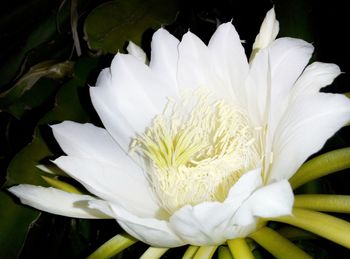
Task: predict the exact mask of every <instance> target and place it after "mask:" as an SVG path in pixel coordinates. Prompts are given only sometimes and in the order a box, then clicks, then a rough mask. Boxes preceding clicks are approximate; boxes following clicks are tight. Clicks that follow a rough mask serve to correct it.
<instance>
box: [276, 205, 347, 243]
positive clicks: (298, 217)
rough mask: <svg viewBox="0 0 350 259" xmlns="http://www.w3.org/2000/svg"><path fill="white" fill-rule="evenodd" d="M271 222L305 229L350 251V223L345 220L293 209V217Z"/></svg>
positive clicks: (284, 217)
mask: <svg viewBox="0 0 350 259" xmlns="http://www.w3.org/2000/svg"><path fill="white" fill-rule="evenodd" d="M270 220H273V221H278V222H283V223H287V224H290V225H293V226H296V227H298V228H302V229H305V230H307V231H310V232H312V233H315V234H317V235H319V236H321V237H324V238H327V239H329V240H331V241H333V242H335V243H338V244H340V245H342V246H345V247H347V248H349V249H350V235H349V233H350V223H349V222H347V221H345V220H342V219H339V218H336V217H333V216H330V215H327V214H324V213H321V212H316V211H311V210H304V209H298V208H294V209H293V215H292V216H283V217H278V218H271V219H270Z"/></svg>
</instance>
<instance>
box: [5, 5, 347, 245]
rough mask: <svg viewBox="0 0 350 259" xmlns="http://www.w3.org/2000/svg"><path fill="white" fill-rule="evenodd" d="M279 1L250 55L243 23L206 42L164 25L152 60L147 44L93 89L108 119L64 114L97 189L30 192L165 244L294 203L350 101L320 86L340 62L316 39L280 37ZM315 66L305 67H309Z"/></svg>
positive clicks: (64, 126) (79, 174) (62, 161)
mask: <svg viewBox="0 0 350 259" xmlns="http://www.w3.org/2000/svg"><path fill="white" fill-rule="evenodd" d="M277 31H278V22H277V21H276V20H275V16H274V12H273V11H270V12H269V13H268V16H267V18H266V19H265V21H264V23H263V25H262V28H261V31H260V33H259V36H258V37H257V42H256V44H255V46H258V47H257V48H258V49H259V50H258V51H257V53H256V55H255V56H254V59H252V61H251V63H250V64H249V63H248V61H247V57H246V55H245V53H244V49H243V47H242V45H241V41H240V38H239V36H238V34H237V32H236V30H235V28H234V27H233V25H232V24H231V23H225V24H222V25H220V26H219V27H218V28H217V30H216V32H215V33H214V35H213V36H212V38H211V40H210V42H209V44H208V46H206V45H205V44H204V43H203V42H202V41H201V40H200V39H199V38H198V37H197V36H195V35H194V34H192V33H191V32H188V33H186V34H185V35H184V36H183V38H182V40H181V42H179V41H178V40H177V39H176V38H175V37H173V36H172V35H170V34H169V33H168V32H167V31H166V30H165V29H159V30H158V31H157V32H156V33H155V34H154V36H153V40H152V45H151V47H152V53H151V58H150V62H149V65H146V64H145V60H146V58H145V55H144V53H143V52H142V51H141V50H140V49H139V48H138V47H137V46H135V45H131V46H130V47H129V48H128V50H129V51H130V53H131V54H117V55H116V57H115V58H114V59H113V62H112V65H111V67H110V68H106V69H104V70H103V71H102V72H101V74H100V76H99V77H98V80H97V83H96V87H92V88H91V89H90V94H91V98H92V102H93V105H94V107H95V109H96V110H97V112H98V114H99V116H100V118H101V120H102V122H103V124H104V126H105V128H106V129H102V128H98V127H95V126H93V125H91V124H78V123H74V122H69V121H66V122H63V123H61V124H58V125H54V126H53V133H54V136H55V138H56V140H57V141H58V143H59V144H60V146H61V148H62V149H63V151H64V152H65V153H66V154H67V156H62V157H60V158H58V159H56V160H55V161H54V163H55V164H56V165H58V166H59V167H60V168H61V169H63V170H64V171H66V172H67V173H68V174H69V175H70V176H71V177H73V178H75V179H76V180H77V181H79V182H80V183H81V184H83V186H84V187H85V188H86V189H87V190H88V191H89V192H91V193H92V194H93V195H94V196H95V197H96V198H94V197H92V196H88V195H78V194H70V193H66V192H64V191H61V190H57V189H54V188H43V187H37V186H30V185H19V186H15V187H12V188H11V189H10V191H11V192H13V193H14V194H15V195H17V196H18V197H20V198H21V200H22V202H23V203H25V204H29V205H30V206H33V207H35V208H38V209H41V210H45V211H49V212H51V213H56V214H60V215H66V216H70V217H82V218H108V217H109V218H115V219H116V220H117V221H118V223H119V224H120V225H121V226H122V227H123V228H124V229H125V231H127V232H128V233H129V234H131V235H132V236H134V237H136V238H137V239H139V240H141V241H143V242H145V243H148V244H151V245H153V246H160V247H176V246H181V245H184V244H192V245H210V244H220V243H222V242H225V240H227V239H232V238H235V237H244V236H247V235H248V234H250V233H251V232H253V231H255V230H256V228H257V223H258V220H259V218H264V217H275V216H281V215H287V214H290V213H291V209H292V205H293V192H292V190H291V187H290V185H289V183H288V179H289V178H290V177H291V176H292V175H293V174H294V173H295V172H296V170H297V169H298V168H299V167H300V165H301V164H302V163H303V162H304V161H305V160H306V159H307V158H308V157H309V156H310V155H311V154H313V153H314V152H316V151H318V150H319V149H320V148H321V147H322V146H323V144H324V143H325V141H326V140H327V139H328V138H329V137H331V136H332V135H333V134H334V133H335V132H336V131H337V130H338V129H339V128H341V127H342V126H343V125H344V124H345V123H346V122H347V121H348V120H349V118H350V101H349V100H348V99H347V98H346V97H344V96H342V95H339V94H329V93H320V92H319V90H320V88H322V87H324V86H326V85H328V84H330V83H331V82H332V81H333V79H334V78H335V77H336V76H338V75H339V74H340V70H339V68H338V66H336V65H334V64H325V63H318V62H315V63H313V64H311V65H309V66H307V67H306V68H305V66H306V65H307V64H308V62H309V59H310V57H311V55H312V52H313V47H312V45H311V44H309V43H307V42H305V41H303V40H299V39H293V38H280V39H277V40H275V37H276V35H277ZM304 69H305V70H304Z"/></svg>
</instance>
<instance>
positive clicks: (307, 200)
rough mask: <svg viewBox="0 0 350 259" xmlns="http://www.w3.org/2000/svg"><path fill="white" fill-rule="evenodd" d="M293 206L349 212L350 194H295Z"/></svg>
mask: <svg viewBox="0 0 350 259" xmlns="http://www.w3.org/2000/svg"><path fill="white" fill-rule="evenodd" d="M294 207H298V208H303V209H310V210H317V211H327V212H339V213H350V195H328V194H303V195H295V200H294Z"/></svg>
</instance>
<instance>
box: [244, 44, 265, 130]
mask: <svg viewBox="0 0 350 259" xmlns="http://www.w3.org/2000/svg"><path fill="white" fill-rule="evenodd" d="M268 55H269V53H268V51H267V50H266V49H265V50H261V51H259V52H258V53H257V54H256V56H255V58H254V60H253V61H252V63H251V66H250V71H249V74H248V76H247V78H246V82H245V87H244V88H245V90H246V96H247V108H248V112H249V115H250V118H251V120H252V123H253V125H254V126H256V127H258V126H262V125H264V123H265V122H266V120H267V110H266V109H267V107H266V105H267V103H268V99H269V98H270V86H271V77H270V67H269V58H268Z"/></svg>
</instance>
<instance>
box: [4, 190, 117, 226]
mask: <svg viewBox="0 0 350 259" xmlns="http://www.w3.org/2000/svg"><path fill="white" fill-rule="evenodd" d="M9 191H10V192H11V193H13V194H14V195H16V196H17V197H18V198H20V199H21V202H22V203H23V204H26V205H29V206H32V207H34V208H36V209H38V210H42V211H46V212H50V213H53V214H57V215H62V216H67V217H73V218H86V219H94V218H110V216H108V215H107V214H105V213H103V212H102V211H100V210H97V209H91V208H89V207H88V202H89V201H93V200H96V199H95V198H94V197H92V196H89V195H80V194H74V193H68V192H64V191H61V190H58V189H55V188H52V187H50V188H44V187H41V186H35V185H29V184H20V185H17V186H14V187H11V188H10V189H9Z"/></svg>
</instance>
